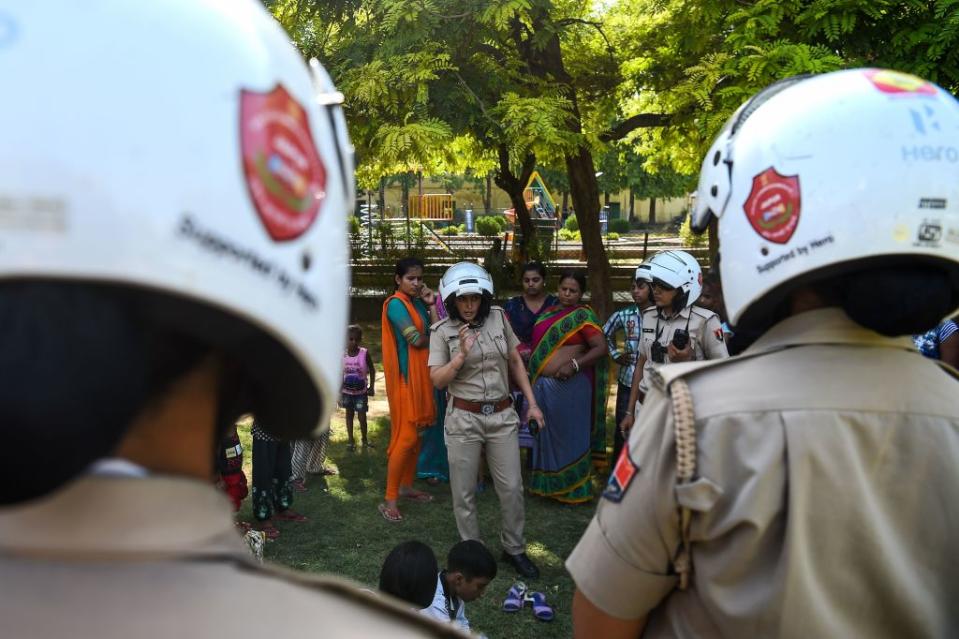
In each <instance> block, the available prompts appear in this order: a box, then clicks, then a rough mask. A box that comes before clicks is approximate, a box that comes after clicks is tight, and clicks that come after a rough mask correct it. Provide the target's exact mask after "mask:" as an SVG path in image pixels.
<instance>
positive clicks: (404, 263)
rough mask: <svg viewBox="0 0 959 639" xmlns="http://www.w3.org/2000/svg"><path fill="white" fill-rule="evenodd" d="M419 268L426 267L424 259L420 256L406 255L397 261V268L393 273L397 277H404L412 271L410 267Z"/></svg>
mask: <svg viewBox="0 0 959 639" xmlns="http://www.w3.org/2000/svg"><path fill="white" fill-rule="evenodd" d="M414 268H419V269H420V270H423V269H424V266H423V260H421V259H420V258H418V257H413V256H412V255H411V256H410V257H404V258H403V259H401V260H400V261H399V262H397V263H396V268H395V269H394V270H393V274H394V275H395V276H396V277H403V276H404V275H406V274H407V273H409V272H410V269H414Z"/></svg>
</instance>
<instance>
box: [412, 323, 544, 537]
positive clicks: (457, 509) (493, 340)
mask: <svg viewBox="0 0 959 639" xmlns="http://www.w3.org/2000/svg"><path fill="white" fill-rule="evenodd" d="M460 326H462V322H459V321H457V320H454V319H452V318H446V319H443V320H440V321H439V322H437V323H436V324H434V325H433V326H432V329H431V332H430V357H429V365H430V366H443V365H445V364H447V363H449V361H450V360H451V359H452V358H453V357H455V356H456V354H457V353H459V350H460V341H459V329H460ZM473 330H475V332H476V334H477V338H476V342H475V343H474V344H473V347H472V348H471V349H470V352H469V354H468V355H467V356H466V360H465V361H464V363H463V367H462V368H460V370H459V371H458V372H457V374H456V377H455V378H454V379H453V381H452V382H450V384H449V387H448V388H447V389H446V390H447V392H448V393H449V395H450V398H449V402H448V404H447V408H446V420H445V426H444V428H445V432H446V450H447V455H448V456H449V462H450V488H451V490H452V493H453V513H454V515H455V517H456V527H457V528H458V529H459V533H460V537H461V538H462V539H480V529H479V519H478V517H477V511H476V476H477V473H478V471H479V463H480V454H481V452H482V450H483V448H484V447H485V448H486V461H487V463H488V464H489V470H490V474H491V475H492V476H493V484H494V485H495V487H496V494H497V496H498V497H499V502H500V509H501V510H502V517H503V524H502V526H503V528H502V532H501V534H500V541H501V542H502V546H503V550H505V551H506V552H507V553H509V554H511V555H517V554H519V553H522V552H526V541H525V540H524V538H523V527H524V525H525V520H526V514H525V507H524V504H523V477H522V474H521V471H520V459H519V439H518V437H519V416H518V415H517V414H516V411H515V410H514V408H513V405H512V402H509V404H508V405H507V406H506V407H505V408H504V409H502V410H499V411H496V412H489V414H483V413H481V412H480V413H476V412H471V411H468V410H464V409H462V408H457V407H456V406H455V403H456V402H455V399H454V398H459V399H462V400H467V401H469V402H477V403H480V404H485V405H487V406H488V407H489V408H487V411H491V410H492V409H493V408H494V407H495V405H496V404H497V403H499V402H503V400H507V399H509V397H510V394H509V390H510V389H509V353H510V351H512V350H513V349H514V348H516V346H517V345H519V339H517V337H516V335H515V334H514V333H513V329H512V327H511V326H510V324H509V322H508V321H507V319H506V314H505V313H504V312H503V309H502V308H500V307H498V306H493V307H492V308H491V309H490V314H489V317H487V318H486V321H484V322H483V325H482V326H481V327H479V328H478V329H473Z"/></svg>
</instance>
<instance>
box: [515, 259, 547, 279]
mask: <svg viewBox="0 0 959 639" xmlns="http://www.w3.org/2000/svg"><path fill="white" fill-rule="evenodd" d="M529 271H536V272H537V273H539V276H540V277H542V278H543V279H544V280H545V279H546V266H545V265H544V264H543V263H542V262H540V261H538V260H533V261H531V262H527V263H526V264H523V270H522V271H520V277H522V276H523V275H525V274H526V273H528V272H529Z"/></svg>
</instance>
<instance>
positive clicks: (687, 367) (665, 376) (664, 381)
mask: <svg viewBox="0 0 959 639" xmlns="http://www.w3.org/2000/svg"><path fill="white" fill-rule="evenodd" d="M782 348H786V346H782V347H778V348H773V349H759V350H756V351H752V352H749V351H747V352H744V353H740V354H739V355H735V356H733V357H723V358H722V359H703V360H699V361H696V362H677V363H675V364H664V365H663V366H657V367H655V368H653V370H652V372H651V375H650V377H651V380H650V382H651V383H652V384H653V385H654V386H656V388H658V389H660V390H661V391H664V392H665V391H666V389H668V388H669V385H670V384H672V383H673V382H674V381H676V380H677V379H683V378H686V377H689V376H690V375H692V374H693V373H698V372H699V371H701V370H705V369H707V368H718V367H720V366H729V365H730V364H733V363H735V362H741V361H743V360H744V359H751V358H753V357H759V356H760V355H768V354H769V353H772V352H775V351H777V350H781V349H782Z"/></svg>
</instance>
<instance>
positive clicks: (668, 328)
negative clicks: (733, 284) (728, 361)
mask: <svg viewBox="0 0 959 639" xmlns="http://www.w3.org/2000/svg"><path fill="white" fill-rule="evenodd" d="M676 329H683V330H686V331H689V342H690V344H691V345H692V347H693V358H694V359H695V360H696V361H700V360H704V359H723V358H724V357H729V351H727V350H726V342H725V341H724V337H723V323H722V321H721V320H720V319H719V316H718V315H716V314H715V313H713V312H712V311H708V310H706V309H705V308H700V307H699V306H690V307H689V308H684V309H683V310H681V311H680V312H678V313H676V314H675V315H673V316H672V317H671V318H669V319H666V318H664V317H663V316H662V314H661V313H660V312H659V309H658V308H656V307H655V306H651V307H650V308H647V309H646V310H645V311H643V318H642V334H641V337H640V340H639V354H640V355H641V356H643V357H645V358H646V363H645V364H644V365H643V379H642V380H641V381H640V382H639V390H641V391H643V392H644V393H647V392H649V379H650V377H649V376H650V375H651V373H652V371H653V369H654V368H656V367H658V366H662V364H660V363H657V362H654V361H653V358H652V348H653V342H657V341H658V342H659V343H660V344H662V345H663V347H664V348H665V347H667V346H668V345H669V344H670V342H672V341H673V334H674V333H675V332H676ZM664 356H665V363H667V364H668V363H669V356H668V355H665V353H664Z"/></svg>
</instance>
